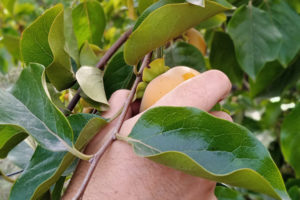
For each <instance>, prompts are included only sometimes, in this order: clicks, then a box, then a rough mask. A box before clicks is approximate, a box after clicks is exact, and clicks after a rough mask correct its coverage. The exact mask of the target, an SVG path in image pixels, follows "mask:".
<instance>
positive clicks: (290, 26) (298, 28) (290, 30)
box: [264, 0, 300, 67]
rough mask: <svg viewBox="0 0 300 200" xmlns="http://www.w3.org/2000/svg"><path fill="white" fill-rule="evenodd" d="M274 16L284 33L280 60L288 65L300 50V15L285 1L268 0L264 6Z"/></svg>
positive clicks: (274, 20)
mask: <svg viewBox="0 0 300 200" xmlns="http://www.w3.org/2000/svg"><path fill="white" fill-rule="evenodd" d="M264 8H265V10H266V12H268V13H269V14H270V15H271V16H272V20H273V22H274V24H275V26H276V27H277V28H278V30H279V31H280V33H281V34H282V41H281V46H280V51H279V55H278V60H279V61H280V63H281V64H282V65H283V66H285V67H286V66H287V65H288V64H289V63H290V62H291V61H292V60H293V58H294V57H295V56H296V54H297V53H298V52H299V50H300V43H299V42H295V41H300V34H299V32H300V23H295V22H299V21H300V16H299V15H298V13H296V11H295V10H293V9H292V8H291V7H290V6H289V5H288V4H287V3H286V2H285V1H281V0H267V1H265V6H264Z"/></svg>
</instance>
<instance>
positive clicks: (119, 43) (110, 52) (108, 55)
mask: <svg viewBox="0 0 300 200" xmlns="http://www.w3.org/2000/svg"><path fill="white" fill-rule="evenodd" d="M131 32H132V28H130V29H129V30H128V31H126V32H125V33H124V34H123V35H122V36H121V37H120V38H119V39H118V40H117V41H116V42H115V43H114V44H113V45H112V46H111V47H110V48H109V50H108V51H107V52H106V53H105V54H104V56H103V57H102V58H101V59H100V61H99V62H98V63H97V65H96V67H97V68H99V69H102V68H103V67H104V66H105V65H106V64H107V62H108V61H109V59H110V58H111V57H112V56H113V55H114V54H115V53H116V52H117V50H118V49H119V48H120V47H121V46H122V45H123V44H124V42H125V41H126V40H127V39H128V37H129V36H130V34H131ZM80 92H81V89H80V88H79V89H78V90H77V92H76V94H75V95H74V97H73V99H72V100H71V101H70V103H69V105H68V107H67V108H68V110H69V111H71V112H72V110H73V109H74V108H75V106H76V104H77V103H78V101H79V99H80Z"/></svg>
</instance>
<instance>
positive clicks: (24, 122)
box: [0, 64, 73, 151]
mask: <svg viewBox="0 0 300 200" xmlns="http://www.w3.org/2000/svg"><path fill="white" fill-rule="evenodd" d="M43 78H44V68H43V66H41V65H38V64H31V65H29V66H28V67H27V68H25V69H24V70H23V71H22V73H21V75H20V78H19V79H18V81H17V83H16V85H15V86H14V88H13V89H12V94H10V93H8V92H6V91H3V90H0V94H1V95H0V124H1V125H10V126H16V127H19V128H20V129H21V128H22V129H23V131H24V132H27V133H28V134H30V135H31V136H32V137H33V138H34V139H35V140H36V141H37V142H38V143H39V144H40V145H41V146H43V147H44V148H46V149H49V150H52V151H65V150H66V149H67V145H69V146H72V140H73V133H72V129H71V127H70V124H69V123H68V121H67V120H66V118H65V116H64V115H63V114H62V113H61V112H60V111H59V110H58V109H57V108H56V107H55V106H54V105H53V103H52V102H51V101H50V100H49V98H48V96H47V93H46V91H45V89H44V88H43V81H45V80H44V79H43Z"/></svg>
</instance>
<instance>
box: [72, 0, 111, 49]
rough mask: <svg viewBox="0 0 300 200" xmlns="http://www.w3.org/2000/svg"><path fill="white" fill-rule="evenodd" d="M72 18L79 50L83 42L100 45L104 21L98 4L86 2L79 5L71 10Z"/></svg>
mask: <svg viewBox="0 0 300 200" xmlns="http://www.w3.org/2000/svg"><path fill="white" fill-rule="evenodd" d="M72 18H73V27H74V32H75V35H76V38H77V41H78V47H79V48H80V47H81V46H82V44H83V43H84V42H85V41H88V42H89V43H91V44H95V45H98V46H100V45H101V39H102V35H103V32H104V29H105V26H106V19H105V14H104V11H103V8H102V6H101V4H100V3H99V2H97V1H93V0H88V1H84V2H82V3H80V4H79V5H77V6H76V7H75V8H74V9H73V12H72Z"/></svg>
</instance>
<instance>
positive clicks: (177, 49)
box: [165, 42, 205, 72]
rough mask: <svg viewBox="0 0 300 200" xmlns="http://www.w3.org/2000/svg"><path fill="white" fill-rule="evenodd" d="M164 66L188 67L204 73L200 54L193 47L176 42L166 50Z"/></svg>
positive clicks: (202, 58) (202, 59)
mask: <svg viewBox="0 0 300 200" xmlns="http://www.w3.org/2000/svg"><path fill="white" fill-rule="evenodd" d="M165 58H166V65H167V66H169V67H176V66H188V67H191V68H193V69H196V70H198V71H200V72H202V71H205V61H204V57H203V55H202V53H201V52H200V51H199V50H198V49H197V48H196V47H194V46H193V45H191V44H188V43H186V42H177V43H176V44H174V45H172V46H170V48H169V49H167V50H166V55H165Z"/></svg>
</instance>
